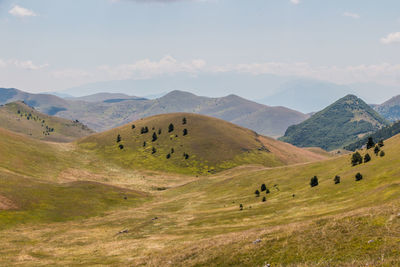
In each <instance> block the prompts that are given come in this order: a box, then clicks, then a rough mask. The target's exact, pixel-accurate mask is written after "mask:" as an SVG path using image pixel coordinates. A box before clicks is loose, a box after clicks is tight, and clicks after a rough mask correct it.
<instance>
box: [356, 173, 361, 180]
mask: <svg viewBox="0 0 400 267" xmlns="http://www.w3.org/2000/svg"><path fill="white" fill-rule="evenodd" d="M362 179H363V176H362V174H361V173H357V174H356V181H357V182H358V181H361V180H362Z"/></svg>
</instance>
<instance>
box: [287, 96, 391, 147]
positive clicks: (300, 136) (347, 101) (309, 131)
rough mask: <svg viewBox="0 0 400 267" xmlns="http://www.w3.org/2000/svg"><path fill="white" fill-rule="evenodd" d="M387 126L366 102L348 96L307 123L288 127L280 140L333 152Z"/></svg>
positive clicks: (315, 115)
mask: <svg viewBox="0 0 400 267" xmlns="http://www.w3.org/2000/svg"><path fill="white" fill-rule="evenodd" d="M387 125H388V122H387V121H386V120H385V119H383V118H382V117H381V116H379V114H378V113H376V112H375V111H374V110H373V109H372V108H371V107H370V106H368V105H367V104H366V103H365V102H364V101H363V100H361V99H360V98H358V97H356V96H354V95H347V96H345V97H344V98H341V99H339V100H338V101H336V102H335V103H333V104H332V105H330V106H328V107H327V108H325V109H324V110H322V111H320V112H318V113H316V114H314V115H313V116H312V117H311V118H309V119H308V120H306V121H304V122H302V123H300V124H298V125H293V126H291V127H289V128H288V129H287V131H286V133H285V135H284V136H283V137H282V138H280V140H281V141H284V142H288V143H291V144H293V145H296V146H299V147H321V148H323V149H325V150H333V149H336V148H342V147H343V146H345V145H348V144H349V143H352V142H354V141H355V140H357V139H358V138H360V137H363V136H365V135H367V134H369V133H372V132H375V131H377V130H379V129H381V128H382V127H384V126H387Z"/></svg>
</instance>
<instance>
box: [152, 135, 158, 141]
mask: <svg viewBox="0 0 400 267" xmlns="http://www.w3.org/2000/svg"><path fill="white" fill-rule="evenodd" d="M151 141H152V142H155V141H157V134H156V133H153V138H152V140H151Z"/></svg>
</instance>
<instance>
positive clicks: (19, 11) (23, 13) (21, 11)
mask: <svg viewBox="0 0 400 267" xmlns="http://www.w3.org/2000/svg"><path fill="white" fill-rule="evenodd" d="M8 13H10V14H11V15H13V16H15V17H20V18H22V17H35V16H37V14H36V13H35V12H33V11H32V10H29V9H26V8H23V7H20V6H18V5H16V6H14V7H13V8H12V9H11V10H10V11H8Z"/></svg>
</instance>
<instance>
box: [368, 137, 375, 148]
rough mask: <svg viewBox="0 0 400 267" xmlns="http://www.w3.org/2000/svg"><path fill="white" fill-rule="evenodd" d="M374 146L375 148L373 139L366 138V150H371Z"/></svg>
mask: <svg viewBox="0 0 400 267" xmlns="http://www.w3.org/2000/svg"><path fill="white" fill-rule="evenodd" d="M374 146H375V142H374V139H373V138H372V137H368V142H367V149H370V148H373V147H374Z"/></svg>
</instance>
